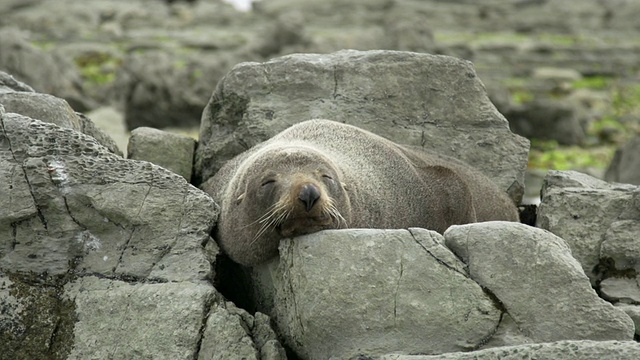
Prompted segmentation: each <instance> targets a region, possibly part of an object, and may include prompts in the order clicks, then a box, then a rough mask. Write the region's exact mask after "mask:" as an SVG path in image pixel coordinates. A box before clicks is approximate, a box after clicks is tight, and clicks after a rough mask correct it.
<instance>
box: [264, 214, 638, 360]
mask: <svg viewBox="0 0 640 360" xmlns="http://www.w3.org/2000/svg"><path fill="white" fill-rule="evenodd" d="M445 244H446V245H447V246H448V247H445ZM449 248H450V249H452V250H453V252H455V255H454V253H452V252H451V250H449ZM456 255H457V257H456ZM459 259H462V261H460V260H459ZM252 278H253V283H254V284H255V286H256V291H257V294H256V299H257V307H258V309H260V310H261V311H264V312H266V313H267V314H269V315H271V316H272V317H273V319H274V322H275V324H276V325H275V326H276V331H277V332H278V333H279V334H280V336H281V337H282V338H283V339H284V341H285V343H286V344H287V345H288V346H290V347H291V348H292V349H293V350H294V351H295V352H296V353H297V354H298V356H300V357H301V358H304V359H326V358H336V359H355V358H357V356H364V357H373V358H376V356H382V355H384V354H391V353H396V354H416V353H421V354H438V353H444V352H455V351H469V350H476V349H478V348H483V347H495V346H505V345H517V344H527V343H544V342H553V341H559V340H598V341H607V340H626V341H630V340H632V339H633V336H634V323H633V321H632V320H631V319H630V317H629V316H628V315H627V314H626V313H625V312H624V311H622V310H621V309H619V308H617V307H614V306H613V305H611V304H610V303H607V302H606V301H604V300H603V299H601V298H599V297H598V295H597V293H596V292H595V291H594V290H593V289H592V288H591V285H590V283H589V279H588V278H587V277H586V276H585V274H584V272H583V271H582V268H581V266H580V264H579V263H578V262H577V261H576V260H575V259H574V258H573V257H572V256H571V251H570V250H569V247H568V246H567V245H566V243H565V242H564V241H563V240H562V239H560V238H558V237H557V236H555V235H553V234H552V233H550V232H548V231H544V230H541V229H536V228H533V227H530V226H526V225H523V224H517V223H507V222H487V223H477V224H468V225H460V226H452V227H451V228H449V230H447V231H446V232H445V234H444V237H443V236H441V235H439V234H437V233H435V232H431V231H427V230H424V229H409V230H372V229H362V230H359V229H350V230H328V231H323V232H320V233H315V234H311V235H306V236H302V237H299V238H296V239H294V240H284V241H282V242H281V244H280V258H279V259H276V260H274V261H272V262H269V263H267V264H264V265H261V266H258V267H255V268H253V270H252ZM558 304H561V305H560V306H559V305H558ZM390 334H392V336H390ZM556 350H558V349H556ZM383 358H384V357H383ZM401 358H402V357H401ZM407 359H412V357H407Z"/></svg>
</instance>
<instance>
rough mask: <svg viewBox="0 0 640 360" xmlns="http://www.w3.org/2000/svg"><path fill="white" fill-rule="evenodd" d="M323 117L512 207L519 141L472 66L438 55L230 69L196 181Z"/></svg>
mask: <svg viewBox="0 0 640 360" xmlns="http://www.w3.org/2000/svg"><path fill="white" fill-rule="evenodd" d="M314 118H324V119H329V120H335V121H340V122H345V123H348V124H352V125H355V126H358V127H361V128H363V129H366V130H369V131H372V132H374V133H377V134H379V135H382V136H384V137H386V138H389V139H390V140H392V141H395V142H398V143H402V144H410V145H415V146H423V147H425V148H428V149H431V150H435V151H438V152H441V153H443V154H446V155H450V156H453V157H456V158H459V159H461V160H463V161H466V162H467V163H470V164H474V165H475V166H478V168H479V169H480V170H482V171H483V172H484V173H485V174H486V175H488V176H489V177H490V178H492V179H493V180H494V181H495V182H496V183H497V184H498V185H499V186H500V187H501V188H503V189H505V190H508V191H509V193H510V194H511V196H512V198H513V199H514V200H516V201H518V202H519V200H520V199H521V197H522V192H523V184H524V182H523V179H524V171H525V169H526V164H527V153H528V149H529V142H528V140H526V139H524V138H522V137H520V136H518V135H515V134H513V133H512V132H511V131H510V130H509V125H508V123H507V120H505V118H504V117H503V116H502V115H501V114H500V113H499V112H498V110H496V108H495V107H494V106H493V104H492V103H491V101H490V100H489V98H488V96H487V93H486V91H485V88H484V86H483V84H482V82H481V81H480V80H479V79H478V77H477V75H476V72H475V70H474V68H473V65H472V64H471V63H470V62H468V61H464V60H459V59H456V58H452V57H447V56H434V55H428V54H419V53H411V52H398V51H364V52H363V51H355V50H344V51H339V52H336V53H333V54H328V55H320V54H296V55H289V56H283V57H280V58H276V59H273V60H270V61H267V62H264V63H254V62H252V63H241V64H238V65H236V66H235V67H234V68H233V69H232V70H231V71H230V72H229V73H228V74H227V75H226V76H225V77H224V78H223V79H222V80H221V81H220V82H219V83H218V86H217V88H216V90H215V92H214V93H213V96H212V98H211V100H210V101H209V104H208V105H207V107H206V108H205V110H204V112H203V114H202V122H201V128H200V143H199V144H198V148H197V150H196V166H195V169H194V170H195V179H196V183H198V184H199V183H201V182H204V181H206V180H207V179H209V178H210V177H211V176H213V175H214V174H215V173H216V172H217V171H218V169H220V167H221V166H222V164H224V163H225V162H226V161H227V160H229V159H231V158H232V157H233V156H235V155H237V154H239V153H241V152H243V151H244V150H246V149H248V148H250V147H251V146H253V145H255V144H257V143H259V142H261V141H264V140H266V139H268V138H270V137H271V136H273V135H275V134H277V133H278V132H280V131H282V130H284V129H285V128H287V127H289V126H291V125H293V124H295V123H298V122H301V121H304V120H309V119H314Z"/></svg>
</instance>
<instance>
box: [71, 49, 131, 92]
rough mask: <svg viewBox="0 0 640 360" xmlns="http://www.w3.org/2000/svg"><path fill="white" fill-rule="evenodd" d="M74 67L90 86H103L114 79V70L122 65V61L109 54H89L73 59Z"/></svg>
mask: <svg viewBox="0 0 640 360" xmlns="http://www.w3.org/2000/svg"><path fill="white" fill-rule="evenodd" d="M75 62H76V65H78V67H79V68H80V74H81V75H82V77H83V78H84V79H85V80H86V81H88V82H89V83H91V84H94V85H105V84H109V83H111V82H113V81H114V80H115V78H116V70H117V69H118V68H119V67H120V65H121V64H122V60H121V59H119V58H114V57H112V56H111V55H109V54H106V53H101V52H91V53H87V54H83V55H82V56H79V57H77V58H75Z"/></svg>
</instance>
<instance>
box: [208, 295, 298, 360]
mask: <svg viewBox="0 0 640 360" xmlns="http://www.w3.org/2000/svg"><path fill="white" fill-rule="evenodd" d="M269 322H270V319H269V317H268V316H266V315H265V314H262V313H260V312H256V314H255V317H254V316H251V315H250V314H249V313H247V312H246V311H244V310H242V309H238V308H237V307H235V305H233V304H232V303H230V302H227V303H218V304H217V305H216V306H215V307H214V308H213V309H212V310H211V315H209V318H208V319H207V327H206V330H205V332H204V335H203V339H202V347H201V349H200V353H199V354H198V359H206V360H211V359H230V360H233V359H247V360H250V359H256V360H258V359H261V360H284V359H286V358H287V356H286V353H285V351H284V348H283V347H282V345H280V342H278V339H277V337H276V334H275V332H274V331H273V329H271V325H270V323H269Z"/></svg>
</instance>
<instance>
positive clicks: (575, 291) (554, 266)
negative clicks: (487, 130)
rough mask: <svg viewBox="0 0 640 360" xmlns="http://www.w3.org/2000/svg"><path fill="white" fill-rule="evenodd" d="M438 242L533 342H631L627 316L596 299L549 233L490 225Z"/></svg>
mask: <svg viewBox="0 0 640 360" xmlns="http://www.w3.org/2000/svg"><path fill="white" fill-rule="evenodd" d="M444 237H445V241H446V244H447V246H448V247H449V248H450V249H452V250H453V251H454V252H455V253H456V254H457V255H458V256H459V257H460V258H462V261H464V262H465V263H466V264H467V265H468V266H469V274H470V275H471V278H472V279H474V280H475V281H477V282H478V284H480V285H481V286H482V287H483V288H486V289H487V290H488V291H490V292H491V293H492V294H493V295H495V297H496V298H498V300H500V302H501V303H502V305H503V306H504V308H505V310H506V312H507V313H509V315H511V317H512V318H513V320H514V321H515V322H516V324H517V325H518V328H520V329H521V330H522V332H523V333H524V334H525V335H526V336H528V337H529V338H531V339H532V340H533V341H535V342H549V341H559V340H632V339H633V334H634V324H633V322H632V320H631V319H630V318H629V316H628V315H627V314H625V313H624V312H623V311H621V310H620V309H617V308H615V307H614V306H613V305H611V304H610V303H608V302H606V301H604V300H602V299H601V298H599V297H598V294H596V292H595V291H594V290H593V288H592V287H591V284H590V283H589V279H588V278H587V276H586V275H585V274H584V272H583V271H582V267H581V266H580V264H579V263H578V261H576V260H575V259H574V258H573V257H572V256H571V250H570V249H569V247H568V246H567V244H566V243H565V242H564V241H563V240H562V239H561V238H559V237H557V236H555V235H553V234H552V233H550V232H548V231H545V230H542V229H537V228H534V227H530V226H527V225H524V224H518V223H511V222H500V221H493V222H484V223H476V224H468V225H454V226H452V227H450V228H449V229H448V230H447V231H446V232H445V233H444Z"/></svg>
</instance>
